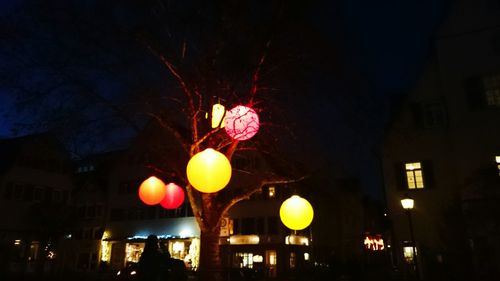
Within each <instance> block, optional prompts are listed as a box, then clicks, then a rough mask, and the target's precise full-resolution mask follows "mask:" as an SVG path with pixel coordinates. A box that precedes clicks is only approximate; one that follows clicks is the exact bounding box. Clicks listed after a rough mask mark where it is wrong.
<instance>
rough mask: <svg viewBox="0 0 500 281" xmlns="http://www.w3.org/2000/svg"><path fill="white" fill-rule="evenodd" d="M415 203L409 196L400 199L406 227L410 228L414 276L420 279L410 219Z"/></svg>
mask: <svg viewBox="0 0 500 281" xmlns="http://www.w3.org/2000/svg"><path fill="white" fill-rule="evenodd" d="M414 204H415V201H414V200H413V199H411V198H409V197H405V198H403V199H401V206H403V209H405V211H406V214H407V216H408V227H409V229H410V240H411V241H410V243H411V247H412V251H413V264H414V265H415V276H416V277H417V280H420V274H419V270H418V258H417V253H416V252H417V251H416V249H415V237H414V234H413V223H412V220H411V210H412V209H413V206H414Z"/></svg>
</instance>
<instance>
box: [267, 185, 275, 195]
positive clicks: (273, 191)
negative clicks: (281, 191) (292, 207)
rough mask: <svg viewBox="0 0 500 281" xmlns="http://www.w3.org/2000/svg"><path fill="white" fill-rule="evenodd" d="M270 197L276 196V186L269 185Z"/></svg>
mask: <svg viewBox="0 0 500 281" xmlns="http://www.w3.org/2000/svg"><path fill="white" fill-rule="evenodd" d="M268 195H269V198H274V197H275V196H276V189H275V188H274V186H271V187H269V192H268Z"/></svg>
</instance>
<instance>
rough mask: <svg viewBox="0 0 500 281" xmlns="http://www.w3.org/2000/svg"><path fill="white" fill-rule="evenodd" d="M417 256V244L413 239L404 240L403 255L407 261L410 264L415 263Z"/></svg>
mask: <svg viewBox="0 0 500 281" xmlns="http://www.w3.org/2000/svg"><path fill="white" fill-rule="evenodd" d="M417 256H418V251H417V246H415V245H414V243H413V242H411V241H403V257H404V259H405V261H406V262H407V263H409V264H413V263H415V259H416V257H417Z"/></svg>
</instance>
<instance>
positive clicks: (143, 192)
mask: <svg viewBox="0 0 500 281" xmlns="http://www.w3.org/2000/svg"><path fill="white" fill-rule="evenodd" d="M165 193H166V189H165V183H163V182H162V181H161V180H160V179H158V178H157V177H149V178H148V179H147V180H145V181H143V182H142V184H141V186H140V187H139V198H140V199H141V200H142V202H144V204H147V205H156V204H158V203H160V201H161V200H162V199H163V198H164V197H165Z"/></svg>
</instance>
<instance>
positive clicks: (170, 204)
mask: <svg viewBox="0 0 500 281" xmlns="http://www.w3.org/2000/svg"><path fill="white" fill-rule="evenodd" d="M182 202H184V190H182V188H181V187H180V186H178V185H176V184H175V183H169V184H167V189H166V194H165V197H163V200H161V202H160V205H161V206H162V207H163V208H165V209H176V208H179V206H180V205H182Z"/></svg>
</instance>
